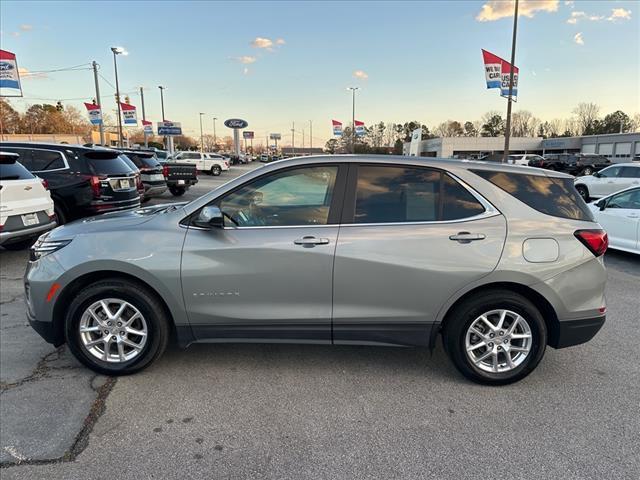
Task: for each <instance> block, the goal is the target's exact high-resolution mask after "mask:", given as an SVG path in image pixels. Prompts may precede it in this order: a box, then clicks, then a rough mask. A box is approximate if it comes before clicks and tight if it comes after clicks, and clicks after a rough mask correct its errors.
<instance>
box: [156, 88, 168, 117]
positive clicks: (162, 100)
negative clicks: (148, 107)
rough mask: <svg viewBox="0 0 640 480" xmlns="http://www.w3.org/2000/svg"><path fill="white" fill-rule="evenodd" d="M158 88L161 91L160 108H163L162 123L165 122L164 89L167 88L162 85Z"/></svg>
mask: <svg viewBox="0 0 640 480" xmlns="http://www.w3.org/2000/svg"><path fill="white" fill-rule="evenodd" d="M158 88H159V89H160V107H161V108H162V121H163V122H164V121H165V118H164V89H165V88H167V87H163V86H162V85H158Z"/></svg>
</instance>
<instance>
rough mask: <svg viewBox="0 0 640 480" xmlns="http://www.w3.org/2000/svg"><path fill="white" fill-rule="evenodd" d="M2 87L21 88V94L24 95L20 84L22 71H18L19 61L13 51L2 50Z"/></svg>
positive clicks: (0, 66)
mask: <svg viewBox="0 0 640 480" xmlns="http://www.w3.org/2000/svg"><path fill="white" fill-rule="evenodd" d="M0 88H11V89H14V90H20V95H19V96H20V97H21V96H22V87H21V86H20V73H19V72H18V62H17V61H16V56H15V55H14V54H13V53H11V52H7V51H6V50H0ZM1 96H7V95H1Z"/></svg>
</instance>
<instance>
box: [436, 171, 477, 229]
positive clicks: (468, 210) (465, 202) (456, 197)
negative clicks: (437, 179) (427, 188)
mask: <svg viewBox="0 0 640 480" xmlns="http://www.w3.org/2000/svg"><path fill="white" fill-rule="evenodd" d="M443 183H444V185H443V192H444V197H443V200H442V220H459V219H461V218H469V217H473V216H475V215H480V214H482V213H484V207H483V206H482V205H481V204H480V202H478V200H477V199H476V198H475V197H474V196H473V195H471V193H470V192H469V191H468V190H467V189H466V188H464V187H463V186H462V185H460V184H459V183H458V182H456V181H455V180H454V179H453V178H451V177H450V176H449V175H444V176H443Z"/></svg>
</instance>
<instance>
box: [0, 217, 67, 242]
mask: <svg viewBox="0 0 640 480" xmlns="http://www.w3.org/2000/svg"><path fill="white" fill-rule="evenodd" d="M56 225H57V224H56V222H55V220H54V221H52V222H48V223H45V224H40V225H36V226H34V227H31V228H22V229H20V230H14V231H12V232H1V233H0V245H3V244H8V243H13V242H19V241H20V240H26V239H27V238H32V237H37V236H38V235H41V234H42V233H44V232H47V231H49V230H51V229H52V228H55V227H56Z"/></svg>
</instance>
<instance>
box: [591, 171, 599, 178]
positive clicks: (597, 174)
mask: <svg viewBox="0 0 640 480" xmlns="http://www.w3.org/2000/svg"><path fill="white" fill-rule="evenodd" d="M591 175H592V176H594V177H596V178H600V174H599V173H598V172H593V173H592V174H591Z"/></svg>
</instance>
